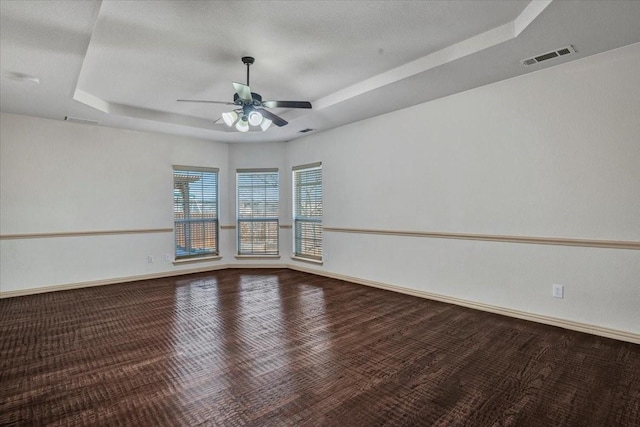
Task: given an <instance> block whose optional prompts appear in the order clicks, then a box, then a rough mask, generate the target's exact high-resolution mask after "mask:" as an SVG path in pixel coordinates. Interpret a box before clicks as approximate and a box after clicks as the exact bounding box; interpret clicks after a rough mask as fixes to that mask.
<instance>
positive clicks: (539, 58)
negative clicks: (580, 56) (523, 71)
mask: <svg viewBox="0 0 640 427" xmlns="http://www.w3.org/2000/svg"><path fill="white" fill-rule="evenodd" d="M572 53H576V50H575V49H574V48H573V46H571V45H569V46H565V47H562V48H560V49H557V50H552V51H551V52H547V53H543V54H541V55H536V56H534V57H531V58H527V59H521V60H520V63H521V64H522V65H524V66H529V65H533V64H538V63H540V62H543V61H548V60H549V59H553V58H557V57H559V56H566V55H570V54H572Z"/></svg>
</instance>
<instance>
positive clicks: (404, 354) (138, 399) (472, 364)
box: [0, 270, 640, 426]
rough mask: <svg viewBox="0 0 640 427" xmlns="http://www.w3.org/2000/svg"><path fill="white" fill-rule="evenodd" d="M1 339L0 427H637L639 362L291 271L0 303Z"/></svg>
mask: <svg viewBox="0 0 640 427" xmlns="http://www.w3.org/2000/svg"><path fill="white" fill-rule="evenodd" d="M0 334H1V342H0V368H1V374H0V375H1V378H0V379H1V382H0V383H1V384H0V424H1V425H47V424H53V425H59V424H62V425H96V424H98V425H114V424H115V425H144V426H156V425H171V426H192V425H220V426H244V425H250V426H272V425H273V426H281V425H292V426H323V425H335V426H373V425H391V426H422V425H425V426H431V425H439V426H463V425H469V426H505V425H517V426H637V425H640V421H639V420H640V345H635V344H630V343H625V342H619V341H615V340H611V339H606V338H601V337H596V336H591V335H587V334H582V333H578V332H572V331H567V330H563V329H560V328H555V327H551V326H545V325H540V324H536V323H531V322H526V321H521V320H517V319H512V318H507V317H502V316H498V315H494V314H490V313H484V312H479V311H474V310H471V309H466V308H462V307H457V306H453V305H448V304H444V303H439V302H433V301H428V300H424V299H420V298H415V297H411V296H407V295H402V294H396V293H392V292H387V291H383V290H378V289H373V288H367V287H364V286H360V285H354V284H350V283H347V282H342V281H339V280H333V279H327V278H323V277H318V276H313V275H309V274H305V273H300V272H295V271H291V270H223V271H216V272H211V273H206V274H205V273H202V274H197V275H190V276H182V277H178V278H169V279H159V280H148V281H140V282H135V283H128V284H121V285H110V286H102V287H96V288H86V289H79V290H73V291H65V292H53V293H48V294H40V295H32V296H27V297H20V298H10V299H3V300H0Z"/></svg>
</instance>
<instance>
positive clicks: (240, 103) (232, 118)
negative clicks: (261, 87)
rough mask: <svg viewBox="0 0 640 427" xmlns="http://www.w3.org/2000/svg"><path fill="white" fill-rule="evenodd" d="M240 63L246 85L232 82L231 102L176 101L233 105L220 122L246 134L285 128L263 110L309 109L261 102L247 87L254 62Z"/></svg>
mask: <svg viewBox="0 0 640 427" xmlns="http://www.w3.org/2000/svg"><path fill="white" fill-rule="evenodd" d="M242 62H243V63H244V64H245V65H246V66H247V84H246V85H245V84H242V83H237V82H233V88H234V89H235V91H236V93H235V94H234V95H233V102H223V101H206V100H196V99H178V102H200V103H210V104H225V105H235V106H236V109H235V110H232V111H228V112H225V113H222V120H223V121H224V123H225V124H226V125H227V126H229V127H234V125H235V128H236V130H238V131H239V132H248V131H249V129H250V126H252V127H254V128H255V127H259V128H260V129H261V130H262V131H263V132H264V131H266V130H267V129H269V127H270V126H271V125H272V124H275V125H276V126H278V127H282V126H286V125H287V123H288V122H287V121H286V120H285V119H283V118H282V117H280V116H277V115H276V114H273V113H272V112H270V111H268V110H266V109H265V108H311V103H310V102H308V101H264V102H263V101H262V96H261V95H260V94H258V93H255V92H251V88H250V87H249V66H250V65H251V64H253V63H254V62H255V59H254V58H253V57H251V56H243V57H242Z"/></svg>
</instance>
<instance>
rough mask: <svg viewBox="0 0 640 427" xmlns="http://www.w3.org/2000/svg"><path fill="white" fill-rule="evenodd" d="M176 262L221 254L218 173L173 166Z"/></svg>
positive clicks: (210, 170)
mask: <svg viewBox="0 0 640 427" xmlns="http://www.w3.org/2000/svg"><path fill="white" fill-rule="evenodd" d="M173 214H174V230H175V231H174V232H175V251H176V259H180V258H189V257H198V256H207V255H217V254H218V170H217V169H211V168H195V167H187V166H174V169H173Z"/></svg>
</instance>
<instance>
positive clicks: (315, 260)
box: [291, 255, 324, 265]
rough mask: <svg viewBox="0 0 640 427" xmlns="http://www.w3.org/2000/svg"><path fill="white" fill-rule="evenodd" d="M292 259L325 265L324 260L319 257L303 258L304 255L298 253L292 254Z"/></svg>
mask: <svg viewBox="0 0 640 427" xmlns="http://www.w3.org/2000/svg"><path fill="white" fill-rule="evenodd" d="M291 259H292V260H294V261H302V262H308V263H311V264H316V265H323V264H324V263H323V262H322V260H319V259H312V258H303V257H299V256H296V255H292V256H291Z"/></svg>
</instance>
